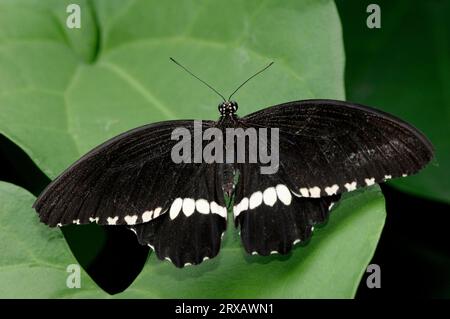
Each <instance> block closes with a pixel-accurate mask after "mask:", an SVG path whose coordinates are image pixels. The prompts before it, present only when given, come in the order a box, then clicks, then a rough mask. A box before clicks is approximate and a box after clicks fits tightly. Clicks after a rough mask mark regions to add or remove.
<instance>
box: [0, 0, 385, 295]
mask: <svg viewBox="0 0 450 319" xmlns="http://www.w3.org/2000/svg"><path fill="white" fill-rule="evenodd" d="M70 2H71V1H59V0H58V1H57V0H52V1H46V2H43V1H32V0H17V1H16V0H14V1H11V0H9V1H8V0H4V1H0V30H1V31H0V84H1V85H0V133H2V134H4V135H5V136H7V137H8V138H9V139H11V140H12V141H14V142H15V143H16V144H17V145H19V146H20V147H21V148H22V149H23V150H24V151H25V152H27V154H28V155H29V156H30V157H31V158H32V159H33V161H34V162H35V163H36V164H37V165H38V166H39V167H40V168H41V169H42V170H43V171H44V172H45V173H46V174H47V175H48V176H49V177H51V178H54V177H55V176H56V175H57V174H58V173H60V172H61V171H62V170H63V169H64V168H66V167H67V166H68V165H69V164H70V163H71V162H73V161H74V160H76V159H77V158H78V157H79V156H80V155H82V154H83V153H84V152H86V151H88V150H89V149H90V148H92V147H93V146H95V145H97V144H98V143H100V142H102V141H104V140H106V139H107V138H109V137H111V136H114V135H116V134H117V133H120V132H122V131H124V130H127V129H130V128H133V127H136V126H138V125H141V124H145V123H149V122H156V121H159V120H165V119H172V118H216V117H217V109H216V105H217V103H218V102H219V100H218V98H217V96H215V95H214V94H213V93H212V92H211V91H209V90H207V89H205V88H204V87H203V86H202V85H201V84H200V83H198V82H196V81H193V80H192V79H191V78H190V77H189V76H188V75H187V74H185V73H183V72H182V71H181V70H180V69H179V68H178V67H176V66H175V65H173V64H172V63H170V62H169V59H168V57H169V56H174V57H177V58H179V59H180V60H181V61H183V62H184V63H186V64H187V65H189V66H190V67H191V68H192V69H194V70H196V72H197V73H198V74H199V75H200V76H201V77H203V78H205V79H207V80H208V81H210V82H211V83H212V84H213V85H214V86H215V87H217V88H220V89H221V90H223V91H225V92H230V91H231V90H232V89H234V88H235V87H236V86H237V85H238V84H239V83H240V81H242V80H243V79H244V78H246V77H247V76H248V75H249V74H251V73H252V72H254V71H255V70H256V69H258V68H260V67H261V66H263V65H265V64H266V63H267V62H268V61H271V60H274V61H275V62H276V64H275V65H274V66H273V67H272V68H271V69H270V71H267V72H266V73H265V74H263V75H261V76H260V77H259V78H258V79H257V80H254V81H253V82H251V83H249V84H248V85H247V86H246V87H245V89H243V90H242V91H241V92H240V93H239V95H238V96H237V97H236V98H237V100H238V101H239V103H240V112H241V113H240V114H245V113H248V112H251V111H254V110H256V109H260V108H262V107H265V106H268V105H271V104H275V103H280V102H284V101H288V100H296V99H306V98H313V97H321V98H337V99H343V98H344V91H343V79H342V78H343V62H344V56H343V49H342V39H341V31H340V22H339V18H338V15H337V12H336V8H335V6H334V3H333V2H332V1H312V0H311V1H283V2H281V1H275V0H267V1H256V0H255V1H237V0H236V1H207V0H204V1H187V0H186V1H176V2H175V1H170V2H168V1H167V2H164V3H162V2H161V1H131V0H130V1H123V0H120V1H111V0H105V1H95V2H94V1H92V2H89V1H80V2H79V3H80V4H81V7H82V16H83V22H82V28H81V29H80V30H70V29H67V28H66V27H65V16H66V13H65V6H66V5H67V4H68V3H70ZM27 196H28V198H29V199H28V203H27V205H31V202H32V199H31V197H30V196H29V195H27ZM24 206H26V205H25V204H24ZM23 210H24V211H23V212H21V214H25V215H27V216H29V218H30V219H33V218H34V219H35V218H36V216H35V214H34V213H33V212H32V210H31V208H26V209H25V207H24V209H23ZM16 213H17V215H18V214H19V212H16ZM333 215H334V217H332V219H331V220H330V223H329V225H328V226H327V227H326V228H325V229H323V230H318V231H317V233H316V234H315V236H314V238H313V240H312V241H311V243H310V244H309V245H308V246H307V247H306V248H304V249H300V248H299V249H296V250H295V252H294V253H293V254H292V256H290V257H267V258H256V257H245V256H244V253H243V251H242V248H241V247H240V245H239V244H238V243H237V241H236V240H235V239H236V238H235V234H234V235H233V234H232V232H231V230H230V233H229V234H228V236H227V237H228V239H227V240H226V241H225V243H224V248H223V251H222V253H221V255H220V256H219V257H218V258H217V259H216V260H212V261H210V262H208V263H205V264H204V265H201V266H199V267H195V268H192V269H186V270H178V269H175V268H174V267H173V266H172V265H166V264H163V263H161V262H159V261H158V262H157V261H155V260H154V257H151V259H150V260H151V261H150V263H149V264H148V265H147V266H146V268H145V270H144V271H143V273H142V275H141V276H140V277H139V278H138V280H137V281H136V282H135V283H134V284H133V285H132V286H131V287H130V288H129V289H128V290H127V291H126V292H125V293H124V294H121V295H120V296H123V297H130V296H139V297H225V296H228V297H243V296H246V297H250V296H255V297H256V296H258V297H263V296H267V297H351V296H353V295H354V293H355V289H356V287H357V284H358V282H359V279H360V277H361V275H362V273H363V271H364V269H365V267H366V265H367V263H368V262H369V260H370V258H371V256H372V254H373V251H374V249H375V245H376V243H377V240H378V238H379V235H380V232H381V229H382V225H383V222H384V208H383V199H382V195H381V193H380V192H379V190H378V189H377V188H375V189H372V191H369V192H367V193H362V194H360V195H358V196H355V195H354V196H353V197H351V198H349V200H347V201H346V202H344V203H343V204H342V206H341V208H338V209H337V210H336V212H335V213H334V214H333ZM32 216H33V217H32ZM24 218H25V217H24ZM11 222H13V221H12V220H11ZM26 225H27V226H24V227H36V228H39V229H40V230H39V232H46V231H47V230H46V228H45V226H43V225H37V224H33V223H31V222H30V223H27V224H26ZM30 232H31V231H30ZM25 234H26V233H25V232H24V235H25ZM53 234H55V233H54V232H53ZM5 237H6V238H5V240H12V239H11V238H10V236H5ZM35 240H36V243H37V242H38V240H37V239H35ZM40 241H42V245H44V246H45V245H46V240H45V239H43V240H40ZM11 245H13V244H12V243H11ZM60 245H61V246H60V249H61V250H64V251H66V254H67V247H66V246H64V245H63V244H60ZM238 246H239V247H238ZM55 251H57V249H55ZM37 255H38V254H37ZM2 257H3V256H2ZM7 259H9V257H8V258H7ZM11 259H13V258H12V257H11ZM0 271H1V270H0ZM48 276H51V275H50V274H49V275H48ZM267 276H270V277H269V278H271V279H272V278H273V279H274V280H273V282H266V281H265V280H263V279H264V278H266V277H267ZM42 278H44V276H42ZM54 280H57V279H54ZM58 280H59V279H58ZM49 281H50V279H49ZM53 282H55V281H53ZM10 284H13V283H12V282H10ZM0 285H1V286H2V288H3V286H4V285H3V283H2V282H0ZM36 285H37V286H38V284H36ZM23 287H25V285H24V286H23ZM6 288H7V289H8V287H7V286H6ZM89 294H90V290H89V291H87V292H86V293H85V295H89ZM94 294H95V292H94ZM54 295H58V293H55V294H52V295H51V296H54ZM59 296H61V297H62V296H69V294H64V293H60V294H59ZM77 296H79V295H77Z"/></svg>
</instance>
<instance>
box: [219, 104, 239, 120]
mask: <svg viewBox="0 0 450 319" xmlns="http://www.w3.org/2000/svg"><path fill="white" fill-rule="evenodd" d="M218 109H219V112H220V115H221V116H227V115H233V114H235V113H236V111H237V110H238V104H237V102H236V101H225V102H222V103H220V104H219V106H218Z"/></svg>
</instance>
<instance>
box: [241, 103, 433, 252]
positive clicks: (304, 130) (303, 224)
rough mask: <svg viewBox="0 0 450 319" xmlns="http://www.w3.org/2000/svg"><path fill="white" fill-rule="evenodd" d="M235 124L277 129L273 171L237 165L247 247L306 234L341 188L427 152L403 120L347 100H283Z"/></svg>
mask: <svg viewBox="0 0 450 319" xmlns="http://www.w3.org/2000/svg"><path fill="white" fill-rule="evenodd" d="M240 125H241V126H243V127H247V128H248V127H254V128H278V129H279V143H278V144H279V166H278V170H277V171H276V172H275V173H273V174H261V170H260V169H261V166H262V165H261V164H260V163H257V164H239V165H238V166H237V167H238V170H239V174H240V178H239V182H238V184H237V186H236V190H237V191H236V196H235V204H234V207H233V211H234V216H235V222H236V225H237V226H238V227H240V231H241V238H242V242H243V244H244V246H245V248H246V250H247V251H248V252H249V253H258V254H261V255H268V254H271V253H274V252H278V253H282V254H285V253H288V252H289V251H290V250H291V248H292V247H293V246H294V245H295V244H296V243H298V242H301V241H305V240H307V239H308V238H309V237H310V236H311V233H312V230H313V229H314V228H313V227H314V225H316V224H321V223H323V222H324V221H325V220H326V219H327V217H328V214H329V211H330V209H331V207H332V205H333V204H334V203H335V202H336V201H338V200H339V198H340V194H341V193H342V192H345V191H352V190H354V189H356V188H358V187H364V186H369V185H372V184H374V183H379V182H383V181H385V180H387V179H389V178H395V177H399V176H404V175H405V174H406V175H410V174H413V173H415V172H417V171H418V170H420V169H421V168H422V167H424V166H425V165H426V164H427V163H428V162H429V161H430V160H431V158H432V157H433V148H432V146H431V143H430V142H429V141H428V140H427V139H426V138H425V137H424V136H423V135H422V134H421V133H420V132H419V131H417V130H416V129H414V128H413V127H411V126H410V125H408V124H407V123H405V122H403V121H401V120H399V119H397V118H395V117H393V116H391V115H388V114H386V113H383V112H380V111H376V110H374V109H371V108H368V107H364V106H361V105H355V104H350V103H346V102H339V101H332V100H307V101H299V102H291V103H286V104H282V105H277V106H273V107H270V108H267V109H264V110H261V111H258V112H255V113H253V114H250V115H248V116H245V117H244V118H242V119H241V121H240ZM260 138H261V136H260ZM266 145H267V147H268V148H271V139H269V138H267V140H266ZM271 151H273V150H271Z"/></svg>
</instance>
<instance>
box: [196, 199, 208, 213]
mask: <svg viewBox="0 0 450 319" xmlns="http://www.w3.org/2000/svg"><path fill="white" fill-rule="evenodd" d="M195 208H196V209H197V211H198V212H199V213H200V214H205V215H206V214H209V203H208V201H207V200H206V199H197V200H196V201H195Z"/></svg>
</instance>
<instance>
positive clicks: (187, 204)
mask: <svg viewBox="0 0 450 319" xmlns="http://www.w3.org/2000/svg"><path fill="white" fill-rule="evenodd" d="M194 211H195V201H194V200H193V199H192V198H185V199H183V213H184V214H185V215H186V217H189V216H191V215H192V213H194Z"/></svg>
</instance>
